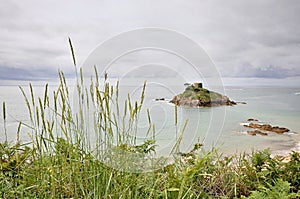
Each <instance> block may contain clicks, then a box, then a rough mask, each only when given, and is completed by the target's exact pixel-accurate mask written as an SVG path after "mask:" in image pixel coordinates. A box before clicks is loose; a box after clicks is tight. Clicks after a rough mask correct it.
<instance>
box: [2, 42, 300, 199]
mask: <svg viewBox="0 0 300 199" xmlns="http://www.w3.org/2000/svg"><path fill="white" fill-rule="evenodd" d="M71 49H72V46H71ZM72 54H73V49H72ZM73 61H74V65H75V66H76V61H75V58H74V56H73ZM79 75H80V77H79V78H78V82H77V94H76V96H77V99H78V101H77V102H75V103H78V104H77V107H78V110H74V109H72V108H71V102H70V101H71V100H70V96H69V95H70V94H69V89H68V86H67V83H66V80H65V78H64V75H63V73H62V72H59V77H60V85H59V86H58V89H57V90H56V91H55V92H54V93H53V96H51V95H50V94H49V93H48V86H47V85H46V87H45V94H44V96H43V97H38V98H36V97H35V96H34V90H33V88H32V86H31V85H30V87H29V88H30V94H29V95H27V94H26V92H25V91H24V90H23V89H22V88H21V92H22V93H23V94H24V97H25V101H26V104H27V107H28V113H29V115H28V117H29V119H30V123H29V124H25V123H22V122H20V125H19V128H18V132H19V131H20V128H21V126H24V125H25V126H27V127H29V128H30V129H31V135H32V143H29V144H21V142H20V141H19V140H18V141H17V142H16V143H9V142H8V141H5V142H4V143H1V144H0V198H235V197H236V198H296V197H298V198H299V197H300V194H299V193H298V190H299V189H300V154H299V153H297V152H292V153H291V160H290V161H289V162H286V163H285V162H283V161H281V160H282V158H280V157H276V158H271V155H270V152H269V151H268V150H264V151H258V152H253V153H252V154H251V155H246V154H241V155H233V156H229V157H227V156H222V155H220V154H219V153H218V152H217V151H216V150H212V151H208V152H205V151H203V150H202V148H201V145H200V144H197V145H195V148H194V149H193V150H192V151H191V152H190V153H186V154H184V153H178V156H175V157H174V158H175V159H174V162H173V163H170V164H168V165H165V166H163V167H160V168H157V169H155V170H152V171H148V172H140V171H141V170H134V172H132V170H128V167H122V169H120V168H117V167H115V166H116V165H114V166H112V165H110V164H107V162H106V160H107V159H110V160H113V161H115V160H120V159H118V157H119V156H118V155H120V154H118V153H115V151H114V153H109V154H107V153H106V152H107V151H109V150H110V149H121V150H122V151H125V152H131V153H137V154H141V155H142V156H143V158H142V160H143V161H145V162H146V161H147V158H148V155H149V154H151V153H153V152H155V131H154V126H153V124H152V123H151V119H150V116H149V134H151V132H153V136H152V137H151V139H146V140H145V141H144V143H142V144H138V143H137V142H136V140H135V135H136V133H137V132H136V131H137V128H136V125H137V122H138V116H139V112H140V110H141V109H142V104H143V100H144V91H143V92H142V94H141V99H140V101H139V102H131V100H130V97H128V98H127V100H125V102H122V103H124V106H123V108H120V107H119V100H118V84H117V86H116V87H112V86H110V85H109V83H108V82H106V77H107V75H106V74H105V78H104V83H103V84H100V82H99V78H98V74H97V71H96V70H95V77H94V79H93V78H92V80H91V84H90V87H88V88H86V87H84V85H83V77H82V72H80V74H79ZM144 89H145V86H144ZM3 116H4V123H5V122H6V110H5V104H4V103H3ZM90 116H91V117H92V121H93V125H92V127H91V124H90V123H88V122H87V118H86V117H90ZM4 126H5V125H4ZM91 132H93V133H91ZM6 134H7V132H6V129H4V135H5V136H6ZM91 134H93V135H94V136H95V137H93V140H94V141H95V143H91V142H90V139H89V137H88V136H91ZM174 148H176V146H175V147H174ZM114 155H116V157H115V156H114ZM103 157H105V159H103ZM130 161H132V159H129V160H127V162H126V161H125V163H124V162H123V164H124V165H129V166H132V164H130ZM145 162H142V163H141V165H143V164H146V163H145ZM117 164H121V163H120V162H117ZM124 168H125V169H124Z"/></svg>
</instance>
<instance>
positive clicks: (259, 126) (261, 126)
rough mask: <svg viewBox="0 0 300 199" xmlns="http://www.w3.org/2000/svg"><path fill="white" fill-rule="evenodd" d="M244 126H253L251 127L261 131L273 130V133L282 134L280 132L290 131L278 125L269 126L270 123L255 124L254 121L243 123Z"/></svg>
mask: <svg viewBox="0 0 300 199" xmlns="http://www.w3.org/2000/svg"><path fill="white" fill-rule="evenodd" d="M244 127H247V128H253V129H259V130H263V131H270V132H274V133H278V134H282V133H285V132H288V131H290V130H289V129H287V128H284V127H278V126H271V125H270V124H255V123H250V124H248V125H244Z"/></svg>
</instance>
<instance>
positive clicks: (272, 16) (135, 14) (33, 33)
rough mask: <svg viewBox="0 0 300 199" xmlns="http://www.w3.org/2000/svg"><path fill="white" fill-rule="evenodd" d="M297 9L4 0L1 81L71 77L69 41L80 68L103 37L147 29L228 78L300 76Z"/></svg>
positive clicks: (251, 4) (297, 4) (258, 4)
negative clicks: (193, 49) (189, 47)
mask: <svg viewBox="0 0 300 199" xmlns="http://www.w3.org/2000/svg"><path fill="white" fill-rule="evenodd" d="M299 10H300V1H298V0H290V1H280V0H275V1H272V0H265V1H259V0H254V1H253V0H252V1H251V0H245V1H239V0H228V1H217V0H210V1H207V0H204V1H197V0H191V1H181V0H175V1H172V2H170V1H151V2H150V1H132V0H125V1H118V2H116V1H89V2H86V1H63V2H62V1H39V2H38V1H33V0H28V1H16V0H15V1H4V2H2V3H1V6H0V27H1V32H0V46H1V47H0V66H5V67H6V69H5V70H4V69H3V70H2V73H7V74H6V75H5V74H2V76H0V79H1V78H2V79H3V78H4V77H7V76H9V75H11V72H10V70H9V68H12V70H13V68H18V69H20V68H21V69H22V70H26V71H31V72H30V73H35V72H36V73H37V74H39V73H40V72H39V70H40V71H47V70H50V71H53V72H56V71H57V69H58V68H61V69H63V70H66V71H68V72H69V73H71V72H72V71H73V66H72V61H71V56H70V51H69V48H68V41H67V39H68V36H70V37H71V38H72V40H73V44H74V46H75V50H76V57H77V61H78V63H82V62H83V61H84V59H85V58H86V57H87V56H88V55H89V52H90V51H91V50H93V49H94V48H95V47H96V46H97V45H98V44H100V43H101V42H103V41H104V40H105V39H108V38H109V37H111V36H113V35H116V34H118V33H120V32H123V31H128V30H131V29H135V28H139V27H149V26H152V27H153V26H154V27H161V28H167V29H172V30H175V31H178V32H181V33H183V34H186V35H187V36H189V37H190V38H191V39H193V40H194V41H196V42H198V43H199V44H200V45H201V46H202V47H203V48H204V49H206V50H207V52H208V54H209V55H210V57H211V58H212V59H213V60H214V62H215V63H216V66H217V67H218V69H219V71H220V72H221V74H222V75H223V76H225V77H226V76H228V77H229V76H234V77H245V71H244V70H246V71H247V73H248V75H246V77H250V76H251V77H261V78H268V77H274V78H283V77H291V76H297V75H299V71H298V68H299V67H300V56H299V55H300V36H299V35H300V26H299V19H300V12H299ZM245 66H250V67H246V68H247V69H245ZM22 70H21V71H22ZM15 72H16V73H18V71H15ZM265 72H268V74H269V75H266V73H265ZM22 73H25V72H24V71H23V72H22ZM263 74H264V75H263ZM32 75H33V74H32ZM28 76H30V75H28ZM21 77H22V75H20V78H21Z"/></svg>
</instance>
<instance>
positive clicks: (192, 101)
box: [170, 83, 236, 107]
mask: <svg viewBox="0 0 300 199" xmlns="http://www.w3.org/2000/svg"><path fill="white" fill-rule="evenodd" d="M198 85H201V87H200V86H198ZM195 86H197V87H195ZM170 102H171V103H173V104H175V105H177V106H188V107H209V106H224V105H227V106H232V105H236V103H235V102H234V101H231V100H230V99H229V98H228V97H227V96H224V95H221V94H220V93H217V92H214V91H210V90H207V89H205V88H202V84H199V83H198V84H193V85H190V86H188V87H187V88H186V89H185V91H184V92H183V93H181V94H179V95H176V96H174V97H173V99H172V100H171V101H170Z"/></svg>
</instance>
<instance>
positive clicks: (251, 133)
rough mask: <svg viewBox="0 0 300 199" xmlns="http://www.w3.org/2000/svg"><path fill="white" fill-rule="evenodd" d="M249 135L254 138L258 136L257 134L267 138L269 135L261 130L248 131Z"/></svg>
mask: <svg viewBox="0 0 300 199" xmlns="http://www.w3.org/2000/svg"><path fill="white" fill-rule="evenodd" d="M247 133H248V134H249V135H252V136H256V135H257V134H258V135H262V136H267V135H268V134H267V133H264V132H261V131H259V130H254V131H247Z"/></svg>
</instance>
